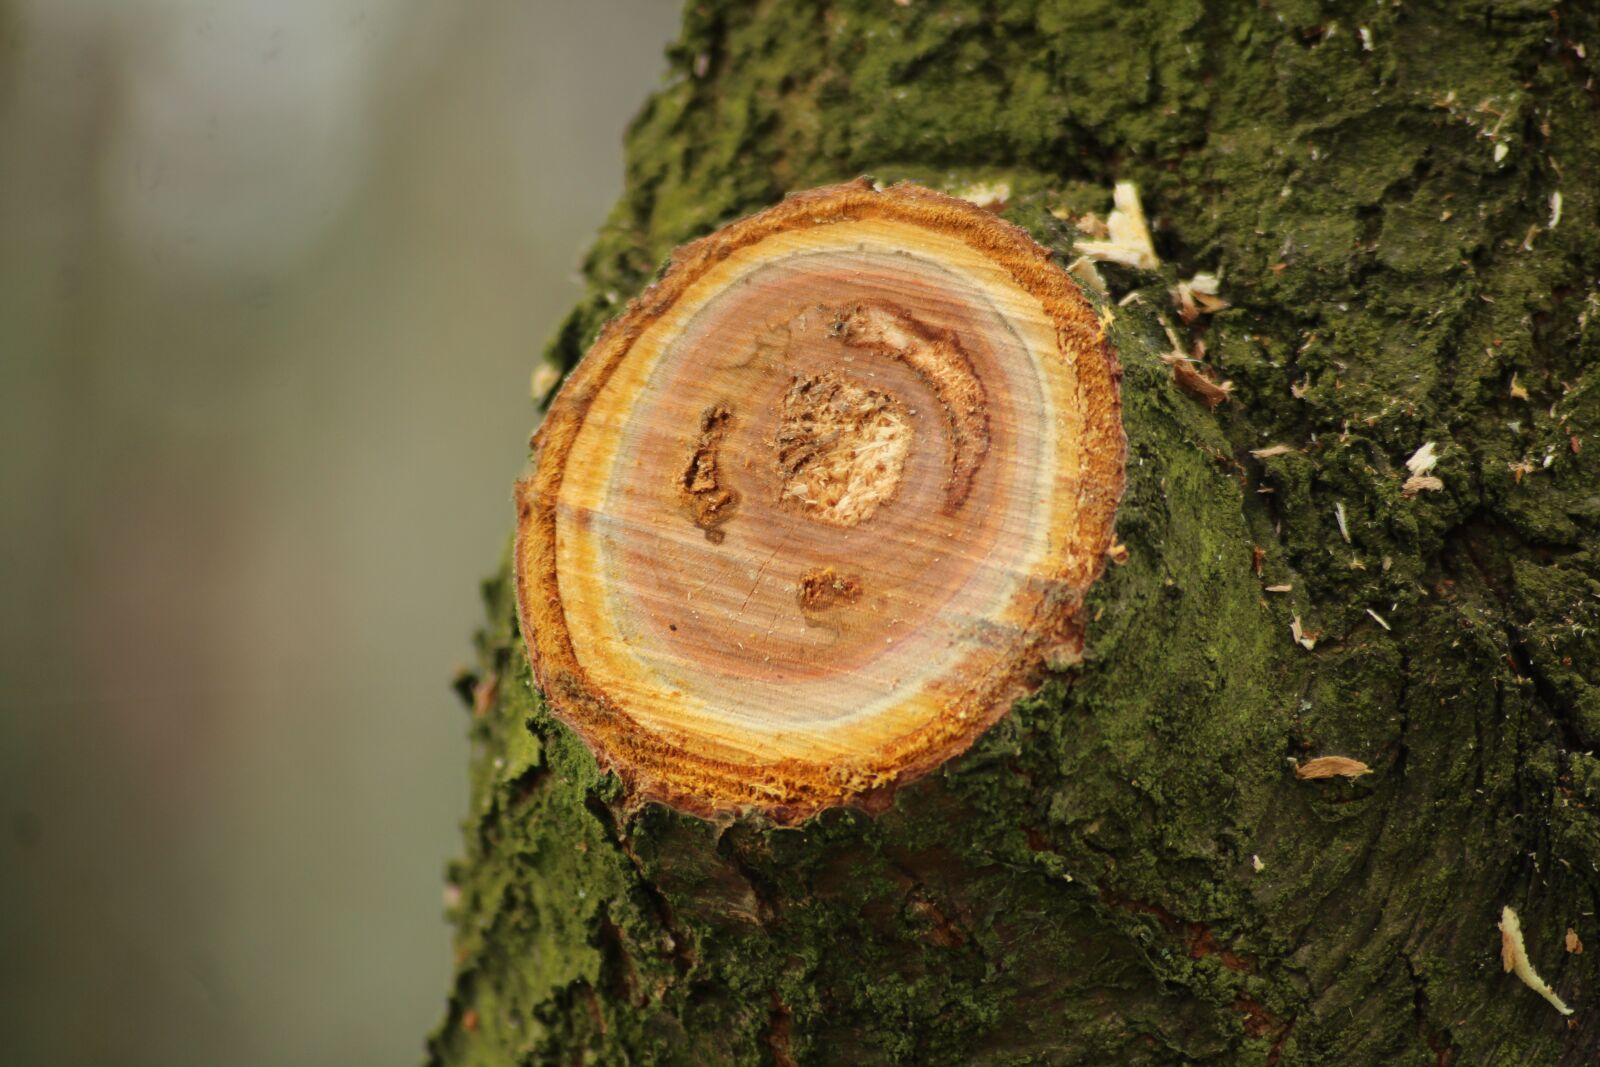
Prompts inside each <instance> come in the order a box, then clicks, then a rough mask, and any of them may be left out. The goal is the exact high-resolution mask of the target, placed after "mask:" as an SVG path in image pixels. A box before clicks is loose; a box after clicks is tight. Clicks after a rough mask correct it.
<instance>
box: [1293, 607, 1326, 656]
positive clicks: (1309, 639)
mask: <svg viewBox="0 0 1600 1067" xmlns="http://www.w3.org/2000/svg"><path fill="white" fill-rule="evenodd" d="M1289 632H1290V633H1291V634H1293V635H1294V639H1295V641H1296V642H1297V643H1298V644H1299V645H1300V647H1301V648H1304V649H1305V650H1306V651H1307V652H1310V651H1311V650H1312V649H1314V648H1316V647H1317V638H1318V637H1321V636H1322V632H1321V631H1320V630H1318V631H1316V632H1314V633H1308V632H1307V631H1306V630H1305V629H1304V628H1302V627H1301V625H1300V616H1298V615H1296V616H1295V617H1294V621H1293V622H1291V623H1289Z"/></svg>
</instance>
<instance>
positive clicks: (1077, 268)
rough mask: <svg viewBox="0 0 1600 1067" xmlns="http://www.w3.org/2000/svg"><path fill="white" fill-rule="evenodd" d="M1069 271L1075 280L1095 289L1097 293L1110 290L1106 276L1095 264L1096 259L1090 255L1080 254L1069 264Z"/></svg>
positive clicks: (1087, 287)
mask: <svg viewBox="0 0 1600 1067" xmlns="http://www.w3.org/2000/svg"><path fill="white" fill-rule="evenodd" d="M1067 273H1068V274H1070V275H1072V277H1073V280H1074V281H1076V282H1077V283H1078V284H1079V285H1081V286H1083V287H1084V288H1085V289H1093V290H1094V291H1095V292H1097V293H1105V292H1108V291H1109V290H1108V289H1107V287H1106V280H1105V277H1104V276H1103V275H1102V274H1101V273H1100V268H1099V267H1097V266H1095V265H1094V260H1092V259H1090V258H1089V257H1088V256H1079V257H1078V258H1077V259H1075V260H1073V261H1072V262H1071V263H1069V264H1067Z"/></svg>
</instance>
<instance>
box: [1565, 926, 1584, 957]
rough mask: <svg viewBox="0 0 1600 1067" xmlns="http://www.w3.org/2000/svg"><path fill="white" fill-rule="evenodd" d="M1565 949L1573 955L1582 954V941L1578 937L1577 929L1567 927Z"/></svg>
mask: <svg viewBox="0 0 1600 1067" xmlns="http://www.w3.org/2000/svg"><path fill="white" fill-rule="evenodd" d="M1567 951H1568V952H1570V953H1572V954H1573V955H1574V956H1578V955H1582V954H1583V942H1582V941H1581V940H1579V938H1578V931H1576V930H1574V929H1573V928H1572V927H1570V926H1569V927H1567Z"/></svg>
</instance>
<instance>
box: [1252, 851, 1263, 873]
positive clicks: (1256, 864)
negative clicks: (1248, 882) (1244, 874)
mask: <svg viewBox="0 0 1600 1067" xmlns="http://www.w3.org/2000/svg"><path fill="white" fill-rule="evenodd" d="M1250 866H1251V867H1253V868H1255V872H1256V873H1257V874H1260V873H1261V872H1262V871H1264V870H1266V869H1267V865H1266V864H1265V863H1262V862H1261V857H1260V856H1255V855H1252V856H1251V857H1250Z"/></svg>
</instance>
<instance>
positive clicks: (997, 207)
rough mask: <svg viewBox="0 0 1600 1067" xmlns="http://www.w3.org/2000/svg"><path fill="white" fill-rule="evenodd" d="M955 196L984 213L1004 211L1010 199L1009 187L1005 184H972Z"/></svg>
mask: <svg viewBox="0 0 1600 1067" xmlns="http://www.w3.org/2000/svg"><path fill="white" fill-rule="evenodd" d="M956 196H958V197H960V198H961V199H962V200H965V201H966V202H967V203H969V204H976V205H977V206H978V207H981V208H983V209H984V210H986V211H1004V210H1005V206H1006V202H1007V201H1009V200H1010V199H1011V185H1010V184H1009V183H1007V182H974V183H973V184H972V185H969V186H967V187H966V188H965V189H962V190H961V191H960V192H958V193H956Z"/></svg>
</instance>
